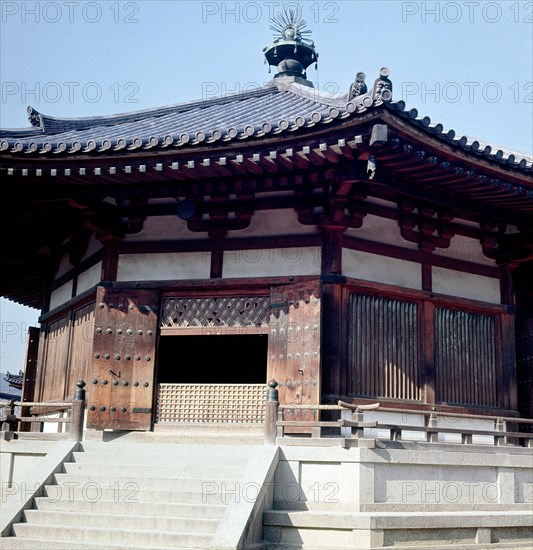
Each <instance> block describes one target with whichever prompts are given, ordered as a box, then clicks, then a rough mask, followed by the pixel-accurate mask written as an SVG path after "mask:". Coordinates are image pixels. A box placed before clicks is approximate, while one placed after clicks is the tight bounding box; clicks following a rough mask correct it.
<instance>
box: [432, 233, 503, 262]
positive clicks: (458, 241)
mask: <svg viewBox="0 0 533 550" xmlns="http://www.w3.org/2000/svg"><path fill="white" fill-rule="evenodd" d="M434 254H436V255H438V256H445V257H447V258H453V259H456V260H463V261H465V262H473V263H476V264H483V265H491V266H495V265H496V262H495V261H494V260H491V259H490V258H487V257H486V256H485V255H484V254H483V248H482V247H481V243H480V242H479V241H478V240H477V239H471V238H470V237H464V236H463V235H456V236H455V237H453V238H452V239H451V241H450V246H449V247H448V248H437V249H436V250H435V252H434Z"/></svg>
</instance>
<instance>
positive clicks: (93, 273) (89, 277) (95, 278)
mask: <svg viewBox="0 0 533 550" xmlns="http://www.w3.org/2000/svg"><path fill="white" fill-rule="evenodd" d="M101 274H102V262H98V263H97V264H95V265H93V266H92V267H90V268H89V269H87V271H84V272H83V273H81V274H80V275H78V285H77V286H76V295H78V294H81V293H82V292H85V291H86V290H87V289H89V288H91V287H93V286H94V285H97V284H98V283H99V282H100V277H101Z"/></svg>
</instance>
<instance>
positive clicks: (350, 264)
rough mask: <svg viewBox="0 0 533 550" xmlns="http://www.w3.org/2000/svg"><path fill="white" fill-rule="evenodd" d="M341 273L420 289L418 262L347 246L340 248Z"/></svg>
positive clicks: (420, 270)
mask: <svg viewBox="0 0 533 550" xmlns="http://www.w3.org/2000/svg"><path fill="white" fill-rule="evenodd" d="M342 274H343V275H346V276H347V277H354V278H356V279H363V280H366V281H373V282H376V283H385V284H389V285H397V286H401V287H405V288H415V289H419V290H420V289H422V268H421V266H420V264H417V263H415V262H408V261H406V260H398V259H396V258H387V257H385V256H379V255H377V254H369V253H368V252H360V251H358V250H350V249H348V248H343V249H342Z"/></svg>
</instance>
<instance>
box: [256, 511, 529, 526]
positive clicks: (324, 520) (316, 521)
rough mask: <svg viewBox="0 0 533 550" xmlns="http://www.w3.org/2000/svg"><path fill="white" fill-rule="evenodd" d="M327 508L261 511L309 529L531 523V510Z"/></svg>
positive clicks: (274, 521)
mask: <svg viewBox="0 0 533 550" xmlns="http://www.w3.org/2000/svg"><path fill="white" fill-rule="evenodd" d="M416 518H417V520H416V521H417V523H416V525H414V524H413V521H414V520H413V513H412V512H407V513H403V512H381V513H375V512H358V513H348V512H327V511H317V512H314V511H313V512H309V511H304V512H302V511H286V510H270V511H266V512H265V513H264V514H263V523H264V524H265V525H278V526H282V527H302V528H308V529H314V528H322V529H386V530H392V529H414V528H415V527H416V528H423V529H456V528H457V529H464V528H473V527H487V528H489V527H492V526H497V527H513V528H516V527H530V526H532V523H531V510H512V511H491V512H490V513H487V512H485V511H473V510H469V511H467V512H462V511H461V512H425V513H420V514H417V515H416Z"/></svg>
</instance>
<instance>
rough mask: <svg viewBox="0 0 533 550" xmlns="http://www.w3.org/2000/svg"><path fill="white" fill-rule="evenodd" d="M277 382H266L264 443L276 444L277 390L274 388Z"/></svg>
mask: <svg viewBox="0 0 533 550" xmlns="http://www.w3.org/2000/svg"><path fill="white" fill-rule="evenodd" d="M277 386H278V383H277V382H276V381H275V380H271V381H270V382H269V383H268V390H267V397H266V402H265V444H266V445H275V444H276V421H277V419H278V407H279V392H278V390H277V389H276V387H277Z"/></svg>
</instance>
